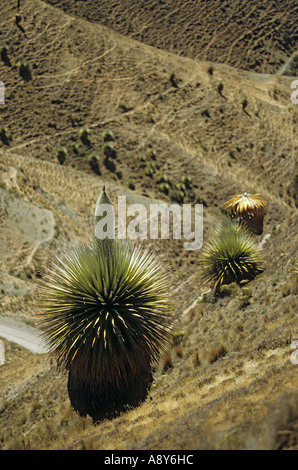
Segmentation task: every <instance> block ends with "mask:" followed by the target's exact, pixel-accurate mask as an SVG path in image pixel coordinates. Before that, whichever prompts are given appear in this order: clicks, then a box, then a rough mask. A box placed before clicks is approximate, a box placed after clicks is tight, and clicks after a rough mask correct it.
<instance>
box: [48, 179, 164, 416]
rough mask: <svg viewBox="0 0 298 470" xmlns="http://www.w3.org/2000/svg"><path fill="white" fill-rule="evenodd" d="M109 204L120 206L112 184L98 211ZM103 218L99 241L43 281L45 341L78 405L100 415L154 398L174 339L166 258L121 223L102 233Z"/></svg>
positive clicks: (66, 258) (56, 265) (62, 260)
mask: <svg viewBox="0 0 298 470" xmlns="http://www.w3.org/2000/svg"><path fill="white" fill-rule="evenodd" d="M101 205H106V206H105V207H109V206H110V207H112V206H111V201H110V199H109V197H108V195H107V193H106V191H105V188H104V189H103V192H102V193H101V195H100V197H99V198H98V201H97V205H96V211H95V214H98V209H99V208H100V206H101ZM108 212H109V211H108ZM108 212H107V216H108ZM102 220H103V215H100V216H98V215H95V221H94V222H95V224H94V228H95V230H94V236H93V242H92V244H91V246H82V247H78V248H73V249H71V250H70V251H67V252H65V253H64V254H63V256H62V257H59V258H57V259H56V260H55V261H53V262H52V266H51V268H50V269H49V272H48V274H47V275H46V277H45V279H44V282H43V287H42V290H43V301H44V302H43V303H44V308H43V313H42V320H41V322H42V324H43V328H44V335H45V341H46V343H47V345H48V346H49V347H50V350H51V351H52V353H53V354H54V355H55V357H56V359H57V363H58V366H59V367H65V368H66V370H67V371H68V385H67V386H68V394H69V398H70V401H71V404H72V406H73V408H74V409H75V410H76V411H77V412H78V413H79V414H80V415H81V416H86V415H90V416H91V417H92V418H93V421H94V422H98V421H101V420H102V419H105V418H110V419H111V418H114V417H116V416H117V415H119V413H121V412H123V411H126V410H128V409H130V408H132V407H135V406H138V405H139V404H140V403H142V402H143V401H144V400H145V399H146V397H147V394H148V391H149V389H150V386H151V383H152V380H153V377H152V365H153V363H154V362H155V361H156V360H158V358H159V356H160V353H161V352H162V351H163V350H165V349H166V348H167V347H168V346H169V344H170V343H171V341H172V316H171V312H170V300H169V298H168V294H167V293H168V272H167V271H166V268H165V266H164V264H163V262H162V261H161V260H159V259H158V258H157V257H156V254H155V253H154V252H153V251H150V250H149V249H146V248H144V247H142V245H140V244H135V243H134V244H133V243H131V242H129V241H120V240H117V239H114V238H113V235H114V230H113V228H112V233H107V238H102V239H101V238H98V237H97V236H95V233H96V228H98V227H97V224H98V223H101V222H102ZM108 236H110V237H111V238H108Z"/></svg>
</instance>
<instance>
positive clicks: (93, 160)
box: [88, 153, 100, 173]
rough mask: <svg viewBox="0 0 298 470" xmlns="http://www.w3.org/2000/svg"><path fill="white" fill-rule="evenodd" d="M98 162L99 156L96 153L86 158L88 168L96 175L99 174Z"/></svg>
mask: <svg viewBox="0 0 298 470" xmlns="http://www.w3.org/2000/svg"><path fill="white" fill-rule="evenodd" d="M99 161H100V160H99V156H98V155H97V154H96V153H92V154H91V155H89V157H88V163H89V165H90V167H91V168H92V170H93V171H95V172H96V173H98V172H99Z"/></svg>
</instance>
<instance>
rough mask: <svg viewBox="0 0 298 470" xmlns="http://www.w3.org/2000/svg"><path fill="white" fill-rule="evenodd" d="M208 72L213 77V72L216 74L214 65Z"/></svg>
mask: <svg viewBox="0 0 298 470" xmlns="http://www.w3.org/2000/svg"><path fill="white" fill-rule="evenodd" d="M207 72H208V74H209V75H213V72H214V67H213V65H210V67H208V70H207Z"/></svg>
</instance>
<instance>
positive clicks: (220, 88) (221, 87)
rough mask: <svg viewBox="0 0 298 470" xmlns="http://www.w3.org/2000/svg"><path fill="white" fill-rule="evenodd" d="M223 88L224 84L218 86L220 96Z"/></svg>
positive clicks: (220, 83)
mask: <svg viewBox="0 0 298 470" xmlns="http://www.w3.org/2000/svg"><path fill="white" fill-rule="evenodd" d="M223 88H224V86H223V83H222V82H219V84H218V85H217V91H218V93H219V94H220V95H222V91H223Z"/></svg>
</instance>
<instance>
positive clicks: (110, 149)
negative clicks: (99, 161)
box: [102, 142, 116, 158]
mask: <svg viewBox="0 0 298 470" xmlns="http://www.w3.org/2000/svg"><path fill="white" fill-rule="evenodd" d="M102 150H103V153H104V155H105V157H106V158H116V151H115V149H114V144H113V142H105V143H104V144H103V146H102Z"/></svg>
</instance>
